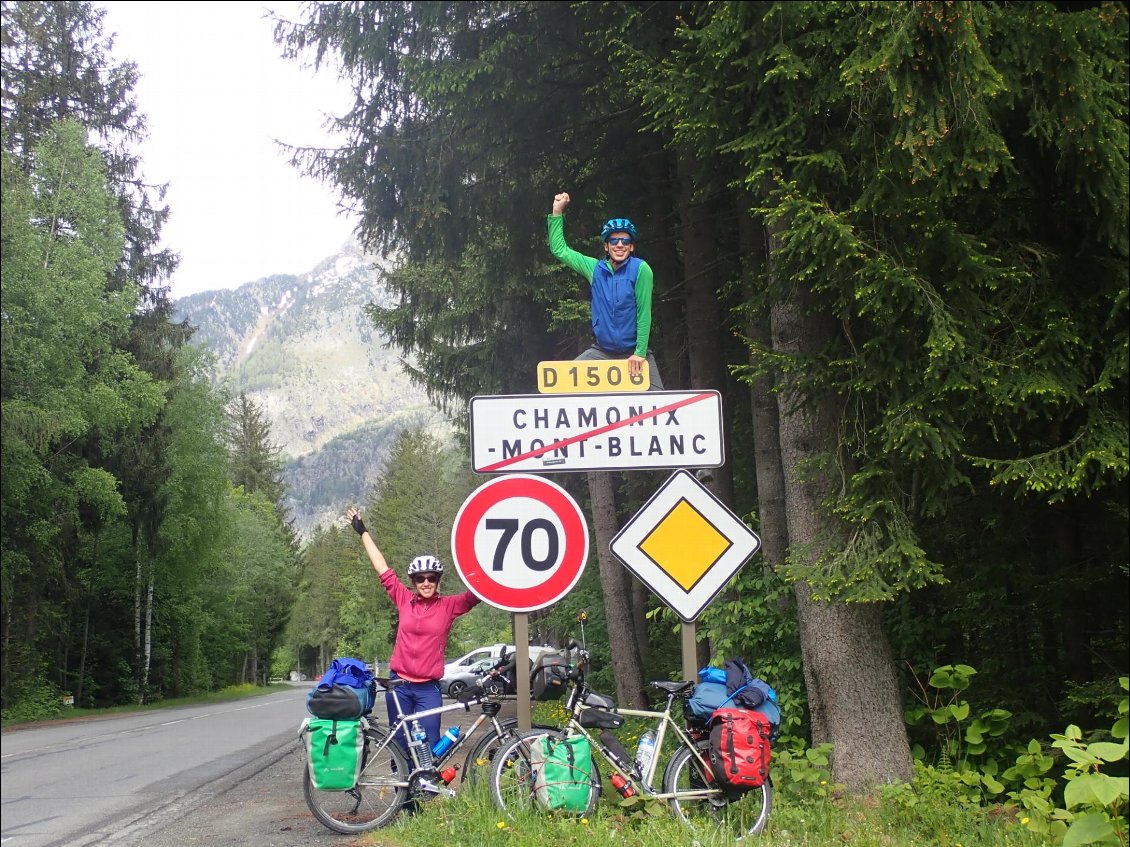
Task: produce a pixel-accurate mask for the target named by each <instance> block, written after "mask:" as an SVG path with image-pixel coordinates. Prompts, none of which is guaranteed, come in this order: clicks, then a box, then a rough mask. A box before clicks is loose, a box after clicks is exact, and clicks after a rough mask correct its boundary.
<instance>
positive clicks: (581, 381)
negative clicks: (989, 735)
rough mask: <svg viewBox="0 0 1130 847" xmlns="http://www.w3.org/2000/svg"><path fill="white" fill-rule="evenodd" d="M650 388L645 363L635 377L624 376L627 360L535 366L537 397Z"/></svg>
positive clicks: (594, 360)
mask: <svg viewBox="0 0 1130 847" xmlns="http://www.w3.org/2000/svg"><path fill="white" fill-rule="evenodd" d="M649 385H651V374H650V373H649V372H648V366H647V361H646V360H645V361H644V362H643V363H642V365H641V370H640V372H639V374H638V375H636V376H631V375H630V374H629V373H628V360H627V359H582V360H574V359H570V360H568V361H565V362H538V393H539V394H584V393H589V392H592V393H596V392H599V393H601V394H607V393H608V392H610V391H646V390H647V387H648V386H649Z"/></svg>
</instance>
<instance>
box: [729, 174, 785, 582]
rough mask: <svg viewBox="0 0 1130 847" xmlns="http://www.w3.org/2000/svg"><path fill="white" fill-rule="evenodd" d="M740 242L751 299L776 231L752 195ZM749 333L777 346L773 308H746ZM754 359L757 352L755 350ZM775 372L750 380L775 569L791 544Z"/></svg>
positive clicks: (766, 544) (757, 464) (765, 544)
mask: <svg viewBox="0 0 1130 847" xmlns="http://www.w3.org/2000/svg"><path fill="white" fill-rule="evenodd" d="M738 197H739V203H742V202H743V201H744V205H743V206H742V208H739V209H738V244H739V247H740V249H741V251H742V277H743V279H742V286H743V289H744V291H745V292H746V299H747V300H751V299H753V286H754V276H755V274H756V272H757V270H758V269H759V268H760V266H761V265H762V264H763V263H764V261H765V254H766V250H767V244H766V242H767V241H771V239H773V237H774V235H773V233H771V232H768V231H766V230H765V229H764V228H762V227H761V226H759V225H758V223H757V221H755V220H754V219H753V216H752V215H750V212H749V198H748V195H746V194H744V193H742V194H739V195H738ZM745 331H746V336H747V337H748V338H749V340H750V341H752V342H753V343H755V344H757V345H759V346H761V347H763V348H765V349H767V350H769V349H772V347H773V333H772V326H771V323H770V319H769V314H768V313H767V312H765V311H763V310H759V309H758V310H755V309H750V310H749V311H748V312H747V313H746V326H745ZM750 361H751V364H752V363H753V353H752V352H751V353H750ZM773 382H774V378H773V377H770V376H762V377H758V378H757V379H755V380H754V381H753V382H751V383H750V386H749V401H750V409H751V415H752V417H751V423H752V427H753V456H754V471H755V474H756V480H757V514H758V517H759V518H760V527H759V528H760V530H761V532H760V535H761V559H762V561H763V562H764V563H765V564H766V566H768V567H769V568H771V569H773V570H776V569H777V568H779V567H780V566H781V565H782V564H784V562H785V553H786V552H787V550H788V548H789V528H788V523H787V521H786V518H785V471H784V468H783V467H782V465H781V440H780V419H779V413H778V409H777V395H776V394H774V393H773Z"/></svg>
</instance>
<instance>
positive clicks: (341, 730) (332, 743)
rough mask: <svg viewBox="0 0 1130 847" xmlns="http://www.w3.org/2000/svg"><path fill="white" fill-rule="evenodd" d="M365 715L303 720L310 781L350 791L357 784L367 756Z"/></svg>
mask: <svg viewBox="0 0 1130 847" xmlns="http://www.w3.org/2000/svg"><path fill="white" fill-rule="evenodd" d="M368 726H369V725H368V723H367V722H366V721H365V719H364V718H360V719H357V718H354V719H344V720H341V719H338V720H335V719H332V718H307V719H306V720H305V721H303V723H302V732H301V734H302V740H303V742H304V743H305V745H306V763H307V766H308V767H309V768H310V782H311V783H312V784H313V786H314V787H315V788H317V789H318V790H319V791H348V790H349V789H350V788H353V787H354V786H355V785H356V784H357V779H358V778H359V776H360V774H361V763H362V761H363V759H364V751H365V732H364V730H365V729H367V728H368Z"/></svg>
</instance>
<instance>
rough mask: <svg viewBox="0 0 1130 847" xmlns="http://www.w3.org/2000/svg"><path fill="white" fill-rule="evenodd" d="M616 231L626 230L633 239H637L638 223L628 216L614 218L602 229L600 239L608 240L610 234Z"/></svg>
mask: <svg viewBox="0 0 1130 847" xmlns="http://www.w3.org/2000/svg"><path fill="white" fill-rule="evenodd" d="M614 232H626V233H628V235H630V236H632V241H635V240H636V225H635V224H634V223H632V222H631V221H630V220H628V219H627V218H612V219H611V220H610V221H608V223H606V224H605V225H604V226H603V227H601V230H600V240H601V241H607V240H608V236H610V235H612V233H614Z"/></svg>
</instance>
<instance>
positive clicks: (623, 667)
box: [588, 471, 647, 709]
mask: <svg viewBox="0 0 1130 847" xmlns="http://www.w3.org/2000/svg"><path fill="white" fill-rule="evenodd" d="M588 483H589V499H590V501H591V504H592V521H593V532H594V534H595V535H596V549H597V561H598V562H599V564H600V587H601V589H602V590H603V593H604V616H605V618H606V619H607V621H608V646H609V649H610V651H611V653H612V674H613V676H614V677H615V678H616V697H617V700H618V702H619V703H620V705H621V706H626V707H627V708H633V709H643V708H646V703H647V700H646V698H645V695H644V686H643V662H642V661H641V660H640V647H639V644H638V643H637V642H636V632H635V625H634V624H633V622H632V604H631V599H632V595H631V588H630V587H629V585H628V571H627V569H625V568H624V566H623V565H621V564H620V563H619V562H618V561H617V560H616V558H615V557H614V556H613V555H612V553H611V551H610V550H609V549H608V545H609V543H610V542H611V541H612V539H613V537H614V536H615V535H616V533H617V531H618V530H619V523H618V521H617V519H616V496H615V493H614V491H613V488H612V475H611V474H609V473H607V472H604V473H602V472H599V471H598V472H594V473H590V474H588Z"/></svg>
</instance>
